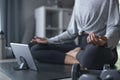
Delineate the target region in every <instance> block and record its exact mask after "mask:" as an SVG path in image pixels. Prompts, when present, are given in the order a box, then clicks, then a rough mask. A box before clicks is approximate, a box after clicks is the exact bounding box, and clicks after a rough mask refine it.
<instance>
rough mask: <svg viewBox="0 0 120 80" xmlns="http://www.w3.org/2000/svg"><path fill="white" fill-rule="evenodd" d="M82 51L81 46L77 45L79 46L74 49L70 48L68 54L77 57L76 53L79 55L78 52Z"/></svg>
mask: <svg viewBox="0 0 120 80" xmlns="http://www.w3.org/2000/svg"><path fill="white" fill-rule="evenodd" d="M79 51H80V47H77V48H75V49H73V50H70V51H69V52H67V53H66V54H67V55H70V56H72V57H74V58H76V55H77V53H78V52H79Z"/></svg>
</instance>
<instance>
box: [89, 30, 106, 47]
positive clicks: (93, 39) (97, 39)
mask: <svg viewBox="0 0 120 80" xmlns="http://www.w3.org/2000/svg"><path fill="white" fill-rule="evenodd" d="M87 42H88V43H89V44H94V45H97V46H104V45H105V44H106V43H107V38H106V37H104V36H97V35H95V33H93V32H92V33H90V34H89V35H88V37H87Z"/></svg>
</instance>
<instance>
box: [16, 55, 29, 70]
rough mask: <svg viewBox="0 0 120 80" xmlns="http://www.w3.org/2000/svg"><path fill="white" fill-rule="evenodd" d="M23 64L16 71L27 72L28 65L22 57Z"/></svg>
mask: <svg viewBox="0 0 120 80" xmlns="http://www.w3.org/2000/svg"><path fill="white" fill-rule="evenodd" d="M20 61H21V64H20V66H19V67H16V68H14V69H15V70H27V69H29V67H28V64H27V62H26V60H25V58H24V57H23V56H20Z"/></svg>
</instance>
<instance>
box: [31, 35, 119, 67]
mask: <svg viewBox="0 0 120 80" xmlns="http://www.w3.org/2000/svg"><path fill="white" fill-rule="evenodd" d="M86 38H87V35H85V36H82V38H81V43H80V44H79V45H75V44H72V43H70V44H57V45H56V44H36V45H34V46H32V47H31V52H32V55H33V57H34V58H35V59H37V60H38V61H39V62H46V63H57V64H64V59H65V56H66V54H65V53H66V52H68V51H70V50H72V49H74V48H76V47H78V46H79V47H81V48H82V50H80V52H79V53H78V54H77V60H78V61H79V62H80V64H82V65H83V66H84V67H87V68H89V69H101V68H102V67H103V65H104V64H111V65H114V64H115V62H116V61H117V51H116V49H114V50H111V49H109V48H106V47H99V46H95V45H92V44H87V41H86Z"/></svg>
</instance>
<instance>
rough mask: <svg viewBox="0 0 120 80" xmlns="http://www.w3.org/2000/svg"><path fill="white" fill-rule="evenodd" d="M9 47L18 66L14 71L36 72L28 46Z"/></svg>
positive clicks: (18, 44) (16, 45)
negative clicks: (26, 70) (27, 70)
mask: <svg viewBox="0 0 120 80" xmlns="http://www.w3.org/2000/svg"><path fill="white" fill-rule="evenodd" d="M10 46H11V48H12V51H13V53H14V55H15V58H16V60H17V63H18V64H19V67H18V68H16V69H18V70H23V69H32V70H38V68H37V66H36V64H35V61H34V59H33V57H32V54H31V51H30V49H29V46H28V44H21V43H10Z"/></svg>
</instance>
